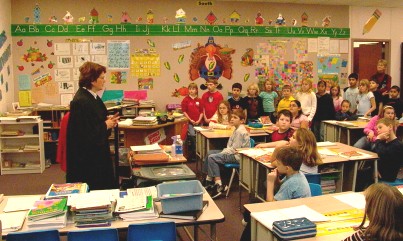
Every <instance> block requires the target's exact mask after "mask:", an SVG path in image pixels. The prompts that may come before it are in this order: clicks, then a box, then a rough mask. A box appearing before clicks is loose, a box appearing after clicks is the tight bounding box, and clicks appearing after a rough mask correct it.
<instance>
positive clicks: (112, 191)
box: [90, 189, 120, 202]
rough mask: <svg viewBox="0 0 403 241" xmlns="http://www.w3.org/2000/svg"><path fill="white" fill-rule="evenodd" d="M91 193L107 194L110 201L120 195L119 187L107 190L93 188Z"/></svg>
mask: <svg viewBox="0 0 403 241" xmlns="http://www.w3.org/2000/svg"><path fill="white" fill-rule="evenodd" d="M90 193H92V194H93V195H105V196H108V197H109V199H110V201H111V202H112V201H116V199H118V198H119V196H120V190H119V189H107V190H92V191H91V192H90Z"/></svg>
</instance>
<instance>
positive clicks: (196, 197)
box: [157, 180, 204, 214]
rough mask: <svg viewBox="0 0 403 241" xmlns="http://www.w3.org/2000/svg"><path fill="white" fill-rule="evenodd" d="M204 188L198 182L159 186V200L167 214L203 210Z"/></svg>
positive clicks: (181, 182)
mask: <svg viewBox="0 0 403 241" xmlns="http://www.w3.org/2000/svg"><path fill="white" fill-rule="evenodd" d="M203 190H204V189H203V186H202V185H201V183H200V182H199V181H198V180H191V181H177V182H166V183H161V184H158V185H157V191H158V198H159V199H160V200H161V206H162V211H163V212H164V213H165V214H170V213H176V212H185V211H192V210H201V209H202V208H203Z"/></svg>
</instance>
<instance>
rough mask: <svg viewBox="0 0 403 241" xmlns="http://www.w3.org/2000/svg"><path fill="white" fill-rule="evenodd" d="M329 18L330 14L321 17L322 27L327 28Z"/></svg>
mask: <svg viewBox="0 0 403 241" xmlns="http://www.w3.org/2000/svg"><path fill="white" fill-rule="evenodd" d="M331 21H332V20H331V18H330V16H326V17H324V18H323V19H322V27H324V28H327V27H329V26H330V22H331Z"/></svg>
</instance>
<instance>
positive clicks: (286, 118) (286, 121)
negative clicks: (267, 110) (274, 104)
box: [276, 110, 292, 131]
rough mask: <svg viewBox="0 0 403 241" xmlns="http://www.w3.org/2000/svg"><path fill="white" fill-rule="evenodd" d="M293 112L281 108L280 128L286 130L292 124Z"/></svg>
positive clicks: (278, 118)
mask: <svg viewBox="0 0 403 241" xmlns="http://www.w3.org/2000/svg"><path fill="white" fill-rule="evenodd" d="M291 120H292V114H291V112H290V111H289V110H280V111H279V112H278V113H277V123H276V125H277V126H278V128H279V130H281V131H286V130H288V129H289V128H290V126H291Z"/></svg>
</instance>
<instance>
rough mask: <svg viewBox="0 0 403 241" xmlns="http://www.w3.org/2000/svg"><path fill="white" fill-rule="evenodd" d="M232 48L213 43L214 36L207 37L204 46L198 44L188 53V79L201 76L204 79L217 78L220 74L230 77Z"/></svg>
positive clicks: (192, 79)
mask: <svg viewBox="0 0 403 241" xmlns="http://www.w3.org/2000/svg"><path fill="white" fill-rule="evenodd" d="M234 52H235V50H234V49H232V48H228V47H225V48H223V47H221V46H220V45H217V44H215V43H214V38H213V37H209V38H208V41H207V43H206V44H205V45H204V46H200V44H199V46H198V47H197V48H195V49H194V50H193V53H192V54H191V55H190V68H189V75H190V80H191V81H194V80H196V79H197V78H199V77H201V78H203V79H205V80H206V81H207V80H208V79H210V78H215V79H219V78H220V77H221V76H222V77H224V78H227V79H231V77H232V59H231V54H233V53H234Z"/></svg>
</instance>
